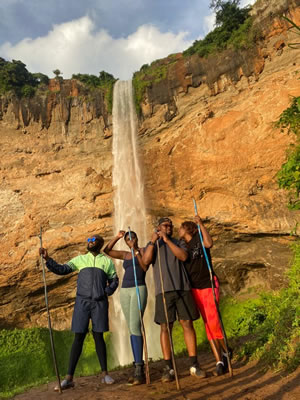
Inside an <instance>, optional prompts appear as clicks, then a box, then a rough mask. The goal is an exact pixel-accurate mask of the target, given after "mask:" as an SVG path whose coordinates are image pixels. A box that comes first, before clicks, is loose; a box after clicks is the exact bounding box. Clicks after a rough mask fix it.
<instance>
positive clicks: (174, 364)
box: [156, 240, 181, 390]
mask: <svg viewBox="0 0 300 400" xmlns="http://www.w3.org/2000/svg"><path fill="white" fill-rule="evenodd" d="M156 244H157V257H158V266H159V276H160V284H161V293H162V298H163V303H164V311H165V317H166V321H167V330H168V335H169V341H170V347H171V356H172V362H173V367H174V372H175V380H176V388H177V390H181V387H180V383H179V379H178V374H177V367H176V360H175V354H174V346H173V340H172V335H171V330H170V326H169V317H168V311H167V303H166V298H165V290H164V282H163V277H162V272H161V260H160V250H159V243H158V240H157V242H156Z"/></svg>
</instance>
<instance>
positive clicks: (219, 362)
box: [216, 361, 224, 367]
mask: <svg viewBox="0 0 300 400" xmlns="http://www.w3.org/2000/svg"><path fill="white" fill-rule="evenodd" d="M219 364H222V365H223V367H224V363H223V361H218V362H217V364H216V365H219Z"/></svg>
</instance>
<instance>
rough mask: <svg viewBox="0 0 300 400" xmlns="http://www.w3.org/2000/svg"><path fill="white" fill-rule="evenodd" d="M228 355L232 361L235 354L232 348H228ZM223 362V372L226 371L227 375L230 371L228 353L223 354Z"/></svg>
mask: <svg viewBox="0 0 300 400" xmlns="http://www.w3.org/2000/svg"><path fill="white" fill-rule="evenodd" d="M228 353H229V357H230V360H231V359H232V353H233V350H232V348H231V347H228ZM222 361H223V364H224V368H223V370H224V374H225V373H226V372H228V371H229V369H228V358H227V353H223V355H222Z"/></svg>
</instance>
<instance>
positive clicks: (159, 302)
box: [154, 290, 199, 324]
mask: <svg viewBox="0 0 300 400" xmlns="http://www.w3.org/2000/svg"><path fill="white" fill-rule="evenodd" d="M165 299H166V306H167V312H168V318H169V322H170V323H171V322H174V321H176V319H178V320H185V321H188V320H192V321H194V320H195V319H198V318H199V311H198V310H197V307H196V305H195V302H194V299H193V296H192V293H191V292H190V291H189V290H177V291H174V292H166V293H165ZM155 300H156V301H155V316H154V322H156V323H157V324H163V323H166V322H167V321H166V316H165V311H164V303H163V297H162V294H158V295H157V296H156V298H155Z"/></svg>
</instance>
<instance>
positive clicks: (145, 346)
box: [128, 226, 150, 385]
mask: <svg viewBox="0 0 300 400" xmlns="http://www.w3.org/2000/svg"><path fill="white" fill-rule="evenodd" d="M128 233H129V239H130V240H132V236H131V230H130V226H129V227H128ZM131 256H132V263H133V274H134V283H135V289H136V296H137V301H138V308H139V313H140V321H141V331H142V336H143V343H144V352H145V363H146V383H147V385H150V373H149V362H148V348H147V341H146V332H145V326H144V321H143V316H142V305H141V296H140V290H139V287H138V283H137V277H136V266H135V258H134V253H133V247H132V248H131Z"/></svg>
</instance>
